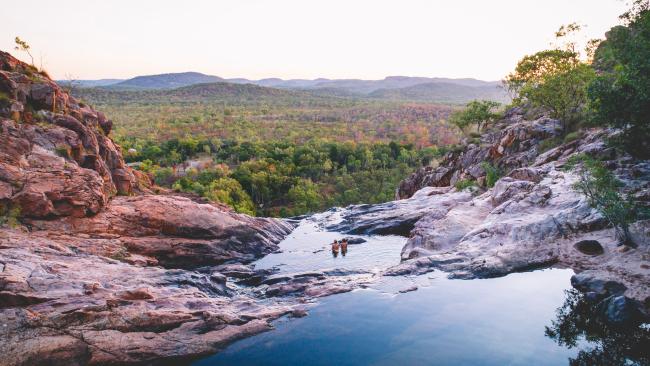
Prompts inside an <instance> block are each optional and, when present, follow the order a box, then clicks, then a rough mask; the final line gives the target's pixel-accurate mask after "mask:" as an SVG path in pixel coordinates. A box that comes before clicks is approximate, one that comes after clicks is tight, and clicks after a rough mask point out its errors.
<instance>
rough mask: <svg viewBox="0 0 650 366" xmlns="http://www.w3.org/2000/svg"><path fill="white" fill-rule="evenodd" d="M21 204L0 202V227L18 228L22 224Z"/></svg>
mask: <svg viewBox="0 0 650 366" xmlns="http://www.w3.org/2000/svg"><path fill="white" fill-rule="evenodd" d="M19 218H20V206H13V207H11V206H9V205H4V204H0V227H3V226H7V227H10V228H16V227H18V226H19V225H20V221H19V220H18V219H19Z"/></svg>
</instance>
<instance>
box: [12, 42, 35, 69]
mask: <svg viewBox="0 0 650 366" xmlns="http://www.w3.org/2000/svg"><path fill="white" fill-rule="evenodd" d="M15 42H16V47H14V49H15V50H16V51H23V52H25V53H27V54H28V55H29V58H31V59H32V66H34V57H33V56H32V53H31V52H29V50H30V49H31V47H30V46H29V44H28V43H27V42H25V41H23V40H22V39H20V37H16V39H15Z"/></svg>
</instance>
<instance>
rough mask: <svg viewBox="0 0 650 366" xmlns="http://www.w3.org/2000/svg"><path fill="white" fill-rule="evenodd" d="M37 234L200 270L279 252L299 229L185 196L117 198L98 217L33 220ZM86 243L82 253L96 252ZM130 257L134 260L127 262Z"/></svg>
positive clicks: (81, 249)
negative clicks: (282, 243) (83, 238)
mask: <svg viewBox="0 0 650 366" xmlns="http://www.w3.org/2000/svg"><path fill="white" fill-rule="evenodd" d="M26 222H27V223H28V224H29V225H30V226H31V228H32V230H33V231H34V232H36V231H47V232H50V233H52V232H65V233H66V235H69V236H71V237H74V236H78V235H79V234H81V235H84V236H88V237H92V238H95V239H97V240H105V241H106V242H107V244H105V245H102V247H104V248H108V247H113V248H112V249H111V250H110V252H107V253H99V254H107V255H109V256H110V255H113V253H119V252H121V253H124V254H125V255H127V256H129V255H133V254H136V255H138V256H143V257H145V258H147V260H148V261H149V262H151V263H156V264H160V265H162V266H165V267H168V268H196V267H200V266H205V265H216V264H220V263H223V262H226V261H231V262H232V261H236V262H241V263H245V262H250V261H252V260H255V259H257V258H259V257H261V256H263V255H265V254H268V253H271V252H273V251H274V250H276V249H277V243H278V242H280V241H281V240H282V239H283V238H284V236H286V235H287V234H288V233H290V232H291V230H292V229H293V226H292V225H290V224H288V223H286V222H283V221H280V220H276V219H267V218H252V217H250V216H247V215H241V214H237V213H234V212H232V211H229V210H224V209H222V208H217V207H215V206H213V205H210V204H198V203H196V202H194V201H192V200H190V199H188V198H185V197H177V196H158V195H143V196H136V197H117V198H115V199H113V200H112V201H111V203H110V205H109V206H108V207H107V208H106V209H105V210H103V211H102V212H100V213H99V214H97V215H94V216H92V217H84V218H77V217H66V218H63V219H60V220H55V221H51V220H27V221H26ZM97 246H98V245H97V243H95V244H92V245H91V246H88V245H84V244H83V243H82V244H80V246H79V247H77V248H78V250H80V251H93V248H95V247H97ZM127 258H128V257H127Z"/></svg>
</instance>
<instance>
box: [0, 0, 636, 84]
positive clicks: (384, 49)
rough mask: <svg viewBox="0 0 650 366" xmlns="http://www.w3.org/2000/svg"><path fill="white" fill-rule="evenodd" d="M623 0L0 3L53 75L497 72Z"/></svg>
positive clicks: (13, 31)
mask: <svg viewBox="0 0 650 366" xmlns="http://www.w3.org/2000/svg"><path fill="white" fill-rule="evenodd" d="M625 9H626V5H625V3H624V2H623V1H621V0H543V1H533V0H492V1H487V0H428V1H425V0H394V1H388V0H273V1H270V0H268V1H263V0H221V1H219V0H213V1H208V0H205V1H200V0H182V1H179V0H173V1H167V0H56V1H35V0H19V1H7V2H5V3H4V4H2V10H3V13H4V15H3V17H2V22H0V49H1V50H3V51H9V52H11V53H13V54H14V55H16V56H18V57H19V58H21V59H23V60H28V58H27V57H26V55H24V54H19V53H17V51H14V50H13V46H14V44H13V40H14V37H15V36H20V37H21V38H23V39H24V40H26V41H27V42H29V43H30V44H31V46H32V54H33V55H34V58H35V59H36V64H37V65H38V64H39V62H40V61H39V60H40V59H42V60H43V64H44V66H45V69H46V70H47V71H49V73H50V74H51V75H52V76H53V77H54V78H60V79H63V78H65V77H66V75H67V74H70V75H72V76H74V77H75V78H76V79H98V78H129V77H133V76H137V75H147V74H158V73H167V72H182V71H199V72H203V73H206V74H212V75H218V76H221V77H246V78H251V79H259V78H266V77H280V78H310V79H312V78H317V77H326V78H361V79H382V78H384V77H385V76H389V75H406V76H428V77H474V78H478V79H484V80H499V79H501V78H503V77H504V76H505V75H506V74H507V73H508V72H509V71H510V70H512V69H513V68H514V66H515V65H516V62H517V60H519V59H520V58H521V57H522V56H523V55H525V54H529V53H533V52H535V51H538V50H541V49H544V48H547V47H548V46H549V43H550V42H551V41H552V39H553V33H554V32H555V31H556V30H557V29H558V27H559V26H560V25H562V24H568V23H571V22H573V21H577V22H580V23H583V24H586V25H587V26H588V27H587V28H586V30H585V33H586V37H588V38H602V37H603V36H604V33H605V32H606V31H607V30H608V29H609V28H610V27H612V26H613V25H615V24H618V15H619V14H621V13H623V12H624V10H625Z"/></svg>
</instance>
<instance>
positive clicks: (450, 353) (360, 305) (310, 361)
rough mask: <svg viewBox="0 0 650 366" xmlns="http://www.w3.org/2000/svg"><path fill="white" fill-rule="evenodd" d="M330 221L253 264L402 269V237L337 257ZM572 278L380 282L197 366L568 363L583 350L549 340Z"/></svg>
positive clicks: (288, 268)
mask: <svg viewBox="0 0 650 366" xmlns="http://www.w3.org/2000/svg"><path fill="white" fill-rule="evenodd" d="M332 219H333V218H332V217H331V216H327V217H324V216H320V217H318V216H317V217H315V218H312V219H310V220H305V221H303V222H302V223H301V224H300V226H299V227H298V228H297V229H296V230H295V231H294V232H293V234H292V235H291V236H290V237H288V238H287V239H286V240H285V241H284V242H282V243H281V244H280V248H281V252H279V253H275V254H272V255H269V256H267V257H265V258H262V259H261V260H259V261H258V262H256V267H257V268H271V267H276V268H278V269H279V270H280V271H281V272H282V273H293V272H302V271H309V270H328V269H345V270H363V271H369V272H378V271H381V270H382V269H385V268H387V267H389V266H391V265H394V264H397V263H399V253H400V250H401V248H402V246H403V245H404V242H405V240H406V239H405V238H402V237H396V236H375V237H367V236H361V237H363V238H364V239H366V240H367V242H366V243H363V244H358V245H350V247H349V251H348V253H347V255H346V256H345V257H342V256H340V255H339V256H338V257H333V256H332V254H331V252H330V250H329V246H328V243H329V242H331V241H332V240H334V239H335V238H341V237H342V235H341V234H339V233H333V232H327V231H324V230H323V229H322V224H323V221H325V220H332ZM334 219H335V218H334ZM572 273H573V272H572V271H570V270H563V269H551V270H541V271H535V272H526V273H516V274H511V275H509V276H506V277H502V278H496V279H487V280H449V279H447V278H446V274H444V273H441V272H432V273H429V274H426V275H422V276H413V277H380V276H378V279H377V281H376V283H374V284H373V285H371V286H369V287H368V288H365V289H359V290H356V291H353V292H350V293H345V294H339V295H334V296H330V297H327V298H324V299H320V300H319V301H318V302H317V303H316V304H314V305H312V306H311V307H310V308H309V315H308V316H307V317H304V318H300V319H281V320H278V321H277V322H275V324H274V325H275V328H276V329H275V330H273V331H270V332H267V333H263V334H260V335H257V336H254V337H251V338H248V339H244V340H241V341H239V342H236V343H234V344H232V345H231V346H229V347H228V348H226V349H225V350H224V351H222V352H221V353H218V354H216V355H214V356H210V357H208V358H205V359H203V360H199V361H196V362H195V363H193V365H195V366H208V365H211V366H217V365H563V364H567V362H568V359H569V358H570V357H574V356H575V355H576V353H577V350H576V348H573V349H568V348H565V347H561V346H559V345H558V344H556V343H555V342H554V341H553V340H551V339H549V338H548V337H546V336H545V326H548V325H550V323H551V320H552V319H554V318H555V312H556V309H557V308H558V307H560V306H562V304H563V302H564V300H565V292H564V291H565V290H566V289H568V288H570V282H569V279H570V277H571V275H572ZM416 288H417V290H415V289H416ZM407 289H408V292H400V291H406V290H407Z"/></svg>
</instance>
